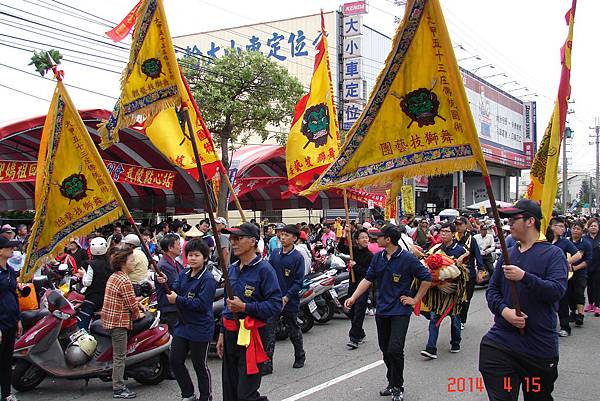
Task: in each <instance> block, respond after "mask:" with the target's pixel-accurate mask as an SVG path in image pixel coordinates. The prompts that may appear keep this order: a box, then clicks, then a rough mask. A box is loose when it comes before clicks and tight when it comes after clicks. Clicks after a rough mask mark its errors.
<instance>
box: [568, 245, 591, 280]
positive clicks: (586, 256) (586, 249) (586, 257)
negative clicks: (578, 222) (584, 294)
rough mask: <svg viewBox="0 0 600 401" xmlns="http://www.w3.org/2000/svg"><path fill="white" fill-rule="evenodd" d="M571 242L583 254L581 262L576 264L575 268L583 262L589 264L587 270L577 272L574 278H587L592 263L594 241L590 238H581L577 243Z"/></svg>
mask: <svg viewBox="0 0 600 401" xmlns="http://www.w3.org/2000/svg"><path fill="white" fill-rule="evenodd" d="M571 242H572V243H573V245H575V247H576V248H577V249H578V250H579V251H580V252H581V253H582V254H583V256H582V257H581V259H580V260H579V262H577V263H575V264H574V265H573V266H578V265H580V264H581V263H583V262H586V263H587V265H586V267H585V268H583V269H579V270H577V271H575V273H573V277H587V269H588V266H589V265H590V264H591V263H592V240H591V239H589V238H588V237H581V239H579V241H577V242H575V241H573V239H571Z"/></svg>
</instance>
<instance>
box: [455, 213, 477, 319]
mask: <svg viewBox="0 0 600 401" xmlns="http://www.w3.org/2000/svg"><path fill="white" fill-rule="evenodd" d="M454 225H455V226H456V235H455V237H456V241H458V243H459V244H460V245H462V246H463V247H464V248H465V249H466V250H467V251H468V252H469V259H468V262H467V267H468V268H469V281H468V282H467V300H466V301H465V302H464V303H463V307H462V310H461V312H460V327H461V329H464V327H465V325H466V324H467V313H468V312H469V306H470V305H471V298H473V292H474V291H475V278H476V277H477V267H479V269H483V267H484V262H483V258H482V256H481V252H480V249H479V244H477V241H476V240H475V239H474V238H473V235H472V234H471V232H470V231H469V230H468V229H467V219H466V218H465V217H464V216H459V217H457V218H456V220H454Z"/></svg>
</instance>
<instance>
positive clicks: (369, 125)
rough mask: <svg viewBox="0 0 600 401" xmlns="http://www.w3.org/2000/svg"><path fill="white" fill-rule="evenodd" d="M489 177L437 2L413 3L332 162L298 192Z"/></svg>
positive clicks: (422, 0)
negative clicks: (474, 172) (459, 174)
mask: <svg viewBox="0 0 600 401" xmlns="http://www.w3.org/2000/svg"><path fill="white" fill-rule="evenodd" d="M476 163H478V164H479V165H480V167H481V168H482V170H483V172H484V176H485V175H487V168H486V167H485V160H484V158H483V153H482V151H481V147H480V144H479V137H478V135H477V130H476V128H475V124H474V122H473V117H472V115H471V110H470V109H469V102H468V99H467V96H466V93H465V89H464V86H463V81H462V78H461V75H460V73H459V70H458V65H457V63H456V58H455V56H454V51H453V50H452V44H451V42H450V37H449V35H448V30H447V28H446V23H445V22H444V17H443V15H442V10H441V7H440V4H439V1H438V0H411V1H409V2H408V4H407V5H406V13H405V17H404V19H403V21H402V23H401V24H400V26H399V27H398V30H397V32H396V35H395V37H394V40H393V43H392V50H391V52H390V54H389V55H388V58H387V60H386V62H385V66H384V68H383V71H382V72H381V74H380V75H379V77H378V79H377V83H376V84H375V87H374V89H373V91H372V93H371V95H370V98H369V102H368V103H367V105H366V107H365V110H364V111H363V112H362V114H361V116H360V118H359V119H358V120H357V121H356V122H355V123H354V125H353V126H352V128H351V130H350V132H349V134H348V138H347V140H346V143H345V144H344V146H343V148H342V150H341V151H340V154H339V156H338V157H337V159H336V160H335V161H334V162H333V163H332V164H331V166H330V167H329V168H328V170H326V171H325V172H324V173H323V174H322V175H321V177H319V179H318V180H317V181H316V182H315V183H314V185H313V186H312V187H311V188H310V189H309V190H307V191H305V192H303V193H301V194H302V195H304V194H305V193H307V194H308V193H314V192H317V191H321V190H324V189H328V188H333V187H338V188H340V187H350V186H365V185H368V184H386V183H389V182H391V181H393V180H398V179H400V178H402V177H411V176H416V175H438V174H447V173H450V172H453V171H458V170H471V169H473V167H474V166H475V164H476Z"/></svg>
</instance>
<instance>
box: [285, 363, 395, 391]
mask: <svg viewBox="0 0 600 401" xmlns="http://www.w3.org/2000/svg"><path fill="white" fill-rule="evenodd" d="M379 365H383V360H379V361H376V362H373V363H370V364H368V365H366V366H363V367H362V368H358V369H356V370H353V371H352V372H348V373H345V374H343V375H341V376H339V377H336V378H335V379H331V380H329V381H326V382H325V383H321V384H319V385H318V386H315V387H312V388H309V389H308V390H304V391H303V392H301V393H298V394H296V395H293V396H291V397H288V398H286V399H284V400H282V401H296V400H300V399H302V398H304V397H307V396H309V395H311V394H314V393H316V392H317V391H321V390H323V389H325V388H327V387H331V386H333V385H334V384H337V383H339V382H342V381H344V380H346V379H349V378H351V377H353V376H356V375H358V374H361V373H363V372H366V371H367V370H370V369H373V368H375V367H377V366H379Z"/></svg>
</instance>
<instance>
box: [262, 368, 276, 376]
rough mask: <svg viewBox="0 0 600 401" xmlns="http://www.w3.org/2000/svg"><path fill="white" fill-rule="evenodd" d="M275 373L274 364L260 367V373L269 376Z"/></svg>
mask: <svg viewBox="0 0 600 401" xmlns="http://www.w3.org/2000/svg"><path fill="white" fill-rule="evenodd" d="M272 374H273V366H272V365H262V366H261V367H260V375H261V376H268V375H272Z"/></svg>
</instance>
